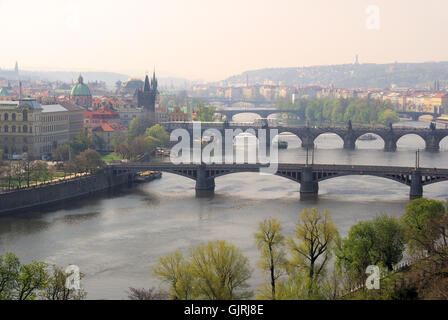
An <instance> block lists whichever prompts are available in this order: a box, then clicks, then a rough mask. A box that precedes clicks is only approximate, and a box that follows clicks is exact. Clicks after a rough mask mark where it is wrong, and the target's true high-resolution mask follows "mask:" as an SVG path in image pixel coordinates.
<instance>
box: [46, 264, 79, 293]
mask: <svg viewBox="0 0 448 320" xmlns="http://www.w3.org/2000/svg"><path fill="white" fill-rule="evenodd" d="M69 276H71V274H67V273H66V272H65V271H64V270H63V269H62V268H61V267H58V266H56V265H53V266H52V270H51V273H50V274H49V277H48V282H47V285H46V286H45V288H44V289H43V290H42V291H41V292H40V293H39V297H40V298H41V299H44V300H82V299H84V298H85V297H86V296H87V293H86V291H85V290H84V289H82V288H81V289H80V290H75V289H69V288H67V287H66V281H67V278H68V277H69ZM82 276H83V275H82V274H81V275H80V279H82Z"/></svg>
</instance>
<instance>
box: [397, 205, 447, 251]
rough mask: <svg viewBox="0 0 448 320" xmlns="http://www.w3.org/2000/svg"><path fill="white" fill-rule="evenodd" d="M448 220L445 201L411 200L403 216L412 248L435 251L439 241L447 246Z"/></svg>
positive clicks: (402, 219)
mask: <svg viewBox="0 0 448 320" xmlns="http://www.w3.org/2000/svg"><path fill="white" fill-rule="evenodd" d="M447 220H448V219H447V213H446V208H445V207H444V203H443V202H441V201H437V200H430V199H424V198H422V199H415V200H412V201H410V202H409V203H408V205H407V208H406V213H405V214H404V215H403V216H402V217H401V221H402V222H403V224H404V227H405V232H406V238H407V240H408V244H409V247H410V249H411V250H426V251H428V252H429V253H434V252H436V251H437V244H438V242H439V241H443V243H444V244H445V246H446V241H447V240H446V229H447V228H448V221H447Z"/></svg>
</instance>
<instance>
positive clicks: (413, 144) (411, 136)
mask: <svg viewBox="0 0 448 320" xmlns="http://www.w3.org/2000/svg"><path fill="white" fill-rule="evenodd" d="M395 143H396V145H397V148H401V149H408V150H416V149H425V148H426V140H425V137H424V136H422V135H419V134H418V133H406V134H403V135H401V136H399V137H397V138H396V142H395Z"/></svg>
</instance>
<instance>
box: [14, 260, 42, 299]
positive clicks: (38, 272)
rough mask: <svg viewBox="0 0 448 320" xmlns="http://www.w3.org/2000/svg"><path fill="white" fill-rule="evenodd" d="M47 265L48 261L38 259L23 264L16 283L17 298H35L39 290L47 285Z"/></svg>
mask: <svg viewBox="0 0 448 320" xmlns="http://www.w3.org/2000/svg"><path fill="white" fill-rule="evenodd" d="M47 266H48V265H47V264H46V263H44V262H37V261H33V262H32V263H30V264H24V265H22V266H21V268H20V272H19V276H18V277H17V284H16V288H17V291H16V299H17V300H34V299H35V298H36V297H37V295H38V292H39V291H40V290H43V289H44V288H45V287H46V286H47V283H48V278H49V275H48V272H47Z"/></svg>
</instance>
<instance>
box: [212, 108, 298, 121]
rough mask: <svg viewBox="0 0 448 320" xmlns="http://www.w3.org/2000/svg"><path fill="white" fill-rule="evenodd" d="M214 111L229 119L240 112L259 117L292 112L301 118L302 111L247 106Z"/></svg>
mask: <svg viewBox="0 0 448 320" xmlns="http://www.w3.org/2000/svg"><path fill="white" fill-rule="evenodd" d="M215 113H219V114H221V115H223V116H225V117H226V120H228V121H231V120H232V119H233V116H235V115H237V114H241V113H253V114H257V115H259V116H260V117H261V118H267V117H269V116H270V115H273V114H280V113H287V114H293V115H295V116H296V117H298V118H303V112H299V111H298V110H287V109H285V110H280V109H274V108H247V109H231V108H225V109H216V110H215Z"/></svg>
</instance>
